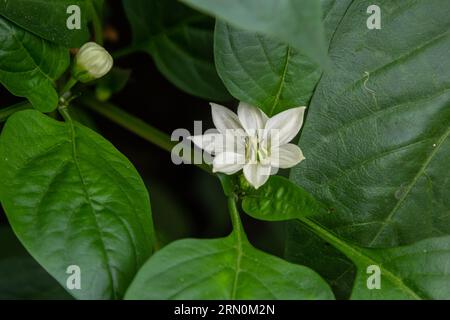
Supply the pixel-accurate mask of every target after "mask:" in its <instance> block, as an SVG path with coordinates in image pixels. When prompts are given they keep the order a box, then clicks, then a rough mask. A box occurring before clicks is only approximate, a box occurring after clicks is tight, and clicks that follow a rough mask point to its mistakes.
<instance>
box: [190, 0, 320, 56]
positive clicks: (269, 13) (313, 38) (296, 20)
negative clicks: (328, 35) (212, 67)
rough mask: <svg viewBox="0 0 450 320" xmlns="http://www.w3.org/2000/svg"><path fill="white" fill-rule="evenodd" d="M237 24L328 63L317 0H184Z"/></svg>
mask: <svg viewBox="0 0 450 320" xmlns="http://www.w3.org/2000/svg"><path fill="white" fill-rule="evenodd" d="M182 2H185V3H187V4H189V5H191V6H192V7H194V8H197V9H199V10H202V11H205V12H207V13H209V14H211V15H214V16H216V17H217V18H219V19H222V20H224V21H226V22H228V23H230V24H232V25H234V26H236V27H239V28H243V29H245V30H249V31H252V32H256V33H260V34H264V35H269V36H271V37H272V38H273V39H276V40H277V41H282V42H284V43H287V44H290V45H291V46H293V47H294V48H297V49H299V50H302V52H303V53H305V54H307V55H308V56H309V57H310V58H311V59H313V60H314V61H315V62H319V63H321V64H325V62H326V61H327V48H326V46H325V39H324V28H323V24H322V12H321V4H320V1H317V0H265V1H261V0H216V1H210V0H182Z"/></svg>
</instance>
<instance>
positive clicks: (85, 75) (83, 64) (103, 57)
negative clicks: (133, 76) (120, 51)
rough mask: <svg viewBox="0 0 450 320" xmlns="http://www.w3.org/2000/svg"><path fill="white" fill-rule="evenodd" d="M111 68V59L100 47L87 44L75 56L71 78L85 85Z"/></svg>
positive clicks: (94, 44) (91, 43)
mask: <svg viewBox="0 0 450 320" xmlns="http://www.w3.org/2000/svg"><path fill="white" fill-rule="evenodd" d="M112 66H113V58H112V57H111V55H110V54H109V53H108V51H106V50H105V49H104V48H103V47H102V46H99V45H98V44H96V43H95V42H88V43H86V44H85V45H83V46H82V47H81V48H80V51H78V53H77V55H76V56H75V64H74V67H73V76H74V78H75V79H77V80H78V81H80V82H83V83H86V82H89V81H92V80H95V79H99V78H101V77H103V76H104V75H106V74H107V73H108V72H109V71H110V70H111V68H112Z"/></svg>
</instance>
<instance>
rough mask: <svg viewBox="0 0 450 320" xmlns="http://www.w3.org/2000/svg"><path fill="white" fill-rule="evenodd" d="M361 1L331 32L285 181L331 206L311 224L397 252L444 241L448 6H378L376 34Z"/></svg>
mask: <svg viewBox="0 0 450 320" xmlns="http://www.w3.org/2000/svg"><path fill="white" fill-rule="evenodd" d="M371 4H372V2H371V1H354V2H353V3H352V4H351V6H350V7H349V8H348V10H347V11H346V14H345V16H344V17H342V19H341V23H340V25H339V27H338V28H337V30H336V32H335V35H334V37H333V40H332V42H331V45H330V55H331V58H332V60H333V62H334V67H333V68H332V69H331V70H329V71H328V72H326V73H325V74H324V75H323V77H322V79H321V81H320V83H319V85H318V87H317V89H316V91H315V94H314V96H313V98H312V103H311V106H310V108H309V109H310V110H309V113H308V117H307V121H306V124H305V128H304V130H303V132H302V136H301V140H300V144H299V145H300V146H301V148H302V149H303V152H304V154H305V157H306V159H307V160H306V161H304V162H302V164H301V165H299V166H298V167H296V168H294V169H293V171H292V176H291V178H292V180H293V181H295V182H296V183H297V184H298V185H301V186H303V187H304V188H305V189H306V190H308V191H310V192H311V193H312V194H313V195H314V196H316V197H317V198H318V199H319V200H320V201H322V202H324V203H325V204H327V205H328V206H333V207H334V208H335V209H336V214H334V215H329V214H327V213H325V214H322V215H320V216H319V217H317V218H315V219H316V220H317V221H318V222H319V223H321V224H323V225H325V226H326V227H327V228H329V229H330V230H332V231H334V232H336V233H337V234H339V235H341V236H342V237H344V238H346V239H350V240H352V241H356V242H358V243H359V244H361V245H364V246H397V245H401V244H408V243H412V242H414V241H417V240H419V239H424V238H428V237H434V236H439V235H447V234H450V215H449V212H450V197H449V196H448V190H449V189H450V179H448V174H445V173H446V172H448V171H449V170H450V162H449V160H448V159H449V158H450V139H449V135H450V126H449V123H450V108H449V105H450V92H449V89H450V60H449V59H448V57H447V56H448V52H450V33H449V31H448V30H449V27H450V20H449V19H448V17H449V15H450V2H448V1H446V0H430V1H412V2H400V1H387V0H385V1H378V3H377V4H378V5H379V6H380V7H381V10H382V29H381V30H368V29H367V28H366V27H365V24H366V19H367V17H368V15H365V14H362V12H365V10H366V9H367V7H368V6H369V5H371ZM431 17H432V18H431ZM430 19H432V23H424V24H422V23H418V21H430ZM356 26H360V27H356Z"/></svg>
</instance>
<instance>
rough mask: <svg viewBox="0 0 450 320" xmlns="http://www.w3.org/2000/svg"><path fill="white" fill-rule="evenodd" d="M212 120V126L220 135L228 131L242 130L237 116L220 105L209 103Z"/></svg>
mask: <svg viewBox="0 0 450 320" xmlns="http://www.w3.org/2000/svg"><path fill="white" fill-rule="evenodd" d="M211 108H212V119H213V122H214V125H215V126H216V128H217V130H219V132H220V133H223V134H225V133H226V131H227V130H228V131H229V132H230V131H231V130H243V127H242V125H241V122H240V121H239V118H238V116H237V115H236V114H235V113H234V112H233V111H231V110H230V109H228V108H225V107H223V106H221V105H218V104H215V103H211Z"/></svg>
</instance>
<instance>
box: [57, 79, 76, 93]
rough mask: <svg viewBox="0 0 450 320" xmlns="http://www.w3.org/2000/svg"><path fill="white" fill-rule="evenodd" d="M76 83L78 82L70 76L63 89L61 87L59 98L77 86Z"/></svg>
mask: <svg viewBox="0 0 450 320" xmlns="http://www.w3.org/2000/svg"><path fill="white" fill-rule="evenodd" d="M77 82H78V80H77V79H75V78H74V77H72V76H71V77H70V79H69V81H67V82H66V84H64V87H62V89H61V91H60V95H59V96H60V97H62V96H64V94H66V93H67V92H69V91H70V89H72V88H73V87H74V86H75V85H76V84H77Z"/></svg>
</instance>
